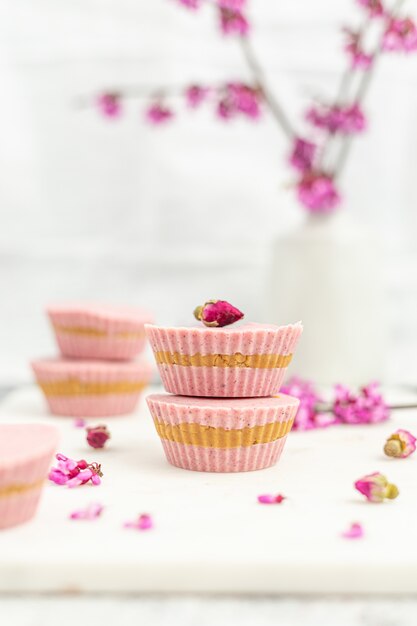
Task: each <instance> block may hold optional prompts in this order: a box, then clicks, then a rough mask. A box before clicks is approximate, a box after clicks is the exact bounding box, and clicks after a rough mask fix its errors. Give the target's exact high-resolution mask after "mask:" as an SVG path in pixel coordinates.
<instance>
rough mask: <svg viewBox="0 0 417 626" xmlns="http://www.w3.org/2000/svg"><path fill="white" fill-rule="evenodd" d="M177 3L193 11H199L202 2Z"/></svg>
mask: <svg viewBox="0 0 417 626" xmlns="http://www.w3.org/2000/svg"><path fill="white" fill-rule="evenodd" d="M177 2H179V3H180V4H182V5H183V6H184V7H186V8H187V9H192V10H195V9H199V8H200V6H201V0H177Z"/></svg>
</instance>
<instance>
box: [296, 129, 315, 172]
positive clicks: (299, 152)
mask: <svg viewBox="0 0 417 626" xmlns="http://www.w3.org/2000/svg"><path fill="white" fill-rule="evenodd" d="M316 151H317V146H316V144H314V143H312V142H311V141H307V140H306V139H302V138H301V137H296V138H295V140H294V143H293V149H292V152H291V155H290V159H289V161H290V164H291V165H292V166H293V167H294V168H295V169H296V170H299V171H300V172H306V171H309V170H311V169H312V167H313V161H314V157H315V154H316Z"/></svg>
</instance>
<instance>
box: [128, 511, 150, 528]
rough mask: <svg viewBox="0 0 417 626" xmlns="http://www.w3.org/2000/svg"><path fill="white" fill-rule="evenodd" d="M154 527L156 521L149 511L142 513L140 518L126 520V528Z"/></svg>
mask: <svg viewBox="0 0 417 626" xmlns="http://www.w3.org/2000/svg"><path fill="white" fill-rule="evenodd" d="M153 527H154V522H153V519H152V517H151V515H149V514H148V513H142V515H139V517H138V519H137V520H135V521H133V522H125V523H124V528H133V529H134V530H151V529H152V528H153Z"/></svg>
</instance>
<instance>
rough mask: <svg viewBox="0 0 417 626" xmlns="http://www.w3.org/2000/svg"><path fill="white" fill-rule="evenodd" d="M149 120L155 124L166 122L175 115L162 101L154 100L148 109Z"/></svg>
mask: <svg viewBox="0 0 417 626" xmlns="http://www.w3.org/2000/svg"><path fill="white" fill-rule="evenodd" d="M146 117H147V119H148V122H150V123H151V124H154V125H155V126H157V125H159V124H165V123H166V122H168V121H169V120H170V119H172V118H173V117H174V113H173V111H172V110H171V109H170V108H168V107H167V106H166V105H165V104H163V103H162V102H153V103H152V104H151V105H150V106H149V107H148V108H147V110H146Z"/></svg>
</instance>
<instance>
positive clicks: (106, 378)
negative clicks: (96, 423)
mask: <svg viewBox="0 0 417 626" xmlns="http://www.w3.org/2000/svg"><path fill="white" fill-rule="evenodd" d="M32 369H33V371H34V372H35V376H36V380H37V382H38V385H39V387H40V388H41V389H42V391H43V393H44V394H45V398H46V400H47V402H48V405H49V408H50V410H51V413H53V414H54V415H68V416H72V417H107V416H111V415H123V414H125V413H131V412H132V411H134V410H135V408H136V405H137V403H138V400H139V396H140V393H141V392H142V390H143V389H144V388H145V387H146V386H147V385H148V383H149V380H150V377H151V374H152V368H151V366H150V365H148V364H147V363H140V362H134V361H127V362H117V361H113V362H112V361H109V362H104V361H75V360H71V359H44V360H39V361H34V362H33V363H32Z"/></svg>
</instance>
